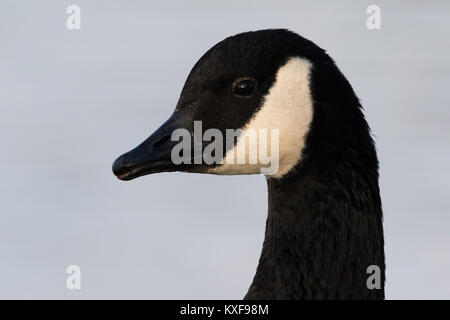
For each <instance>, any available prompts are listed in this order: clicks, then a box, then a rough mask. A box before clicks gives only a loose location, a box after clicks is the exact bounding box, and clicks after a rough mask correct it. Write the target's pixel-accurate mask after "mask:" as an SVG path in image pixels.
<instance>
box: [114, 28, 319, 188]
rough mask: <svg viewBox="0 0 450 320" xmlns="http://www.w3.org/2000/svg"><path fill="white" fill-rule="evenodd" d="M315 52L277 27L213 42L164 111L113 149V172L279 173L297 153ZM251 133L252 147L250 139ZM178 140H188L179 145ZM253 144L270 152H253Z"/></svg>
mask: <svg viewBox="0 0 450 320" xmlns="http://www.w3.org/2000/svg"><path fill="white" fill-rule="evenodd" d="M317 57H323V58H324V59H325V60H326V61H327V56H326V54H325V53H324V51H323V50H321V49H320V48H319V47H317V46H316V45H314V44H313V43H312V42H310V41H308V40H306V39H304V38H302V37H300V36H298V35H297V34H295V33H293V32H290V31H287V30H284V29H279V30H262V31H256V32H246V33H241V34H238V35H235V36H232V37H229V38H227V39H225V40H223V41H221V42H219V43H218V44H216V45H215V46H214V47H212V48H211V49H210V50H208V51H207V52H206V53H205V54H204V55H203V56H202V57H201V58H200V59H199V61H198V62H197V63H196V64H195V66H194V67H193V69H192V71H191V72H190V74H189V76H188V77H187V80H186V82H185V84H184V87H183V89H182V91H181V94H180V97H179V100H178V103H177V105H176V107H175V110H174V112H173V114H172V115H171V117H170V118H169V119H168V120H167V121H166V122H165V123H164V124H163V125H162V126H161V127H160V128H159V129H157V130H156V131H155V132H154V133H153V134H152V135H151V136H150V137H149V138H148V139H146V140H145V141H144V142H142V143H141V144H140V145H138V146H137V147H136V148H134V149H133V150H131V151H129V152H127V153H125V154H123V155H122V156H120V157H119V158H118V159H117V160H116V161H115V162H114V164H113V172H114V174H115V175H116V176H117V177H118V178H119V179H122V180H130V179H133V178H136V177H139V176H143V175H146V174H152V173H158V172H169V171H186V172H197V173H211V174H256V173H265V174H267V176H270V177H281V176H283V175H285V174H286V173H287V172H289V171H290V170H292V169H293V168H294V167H295V166H296V165H297V164H298V163H299V161H300V159H301V157H302V151H303V149H304V147H305V140H306V136H307V133H308V131H309V129H310V125H311V121H312V118H313V97H312V95H311V84H310V81H311V77H312V73H313V69H314V62H313V60H317ZM178 129H182V130H181V131H180V130H178ZM196 129H198V130H196ZM183 130H184V131H183ZM197 131H198V132H197ZM183 132H184V133H185V135H183ZM188 134H189V135H190V136H189V135H188ZM255 135H256V136H255ZM263 135H264V137H263ZM191 138H192V139H191ZM251 138H252V139H254V140H255V141H253V142H255V146H256V145H257V144H259V147H257V148H254V149H253V147H251V146H250V144H251V142H249V139H251ZM181 140H190V142H189V141H184V146H185V148H184V149H183V151H180V148H181V146H180V141H181ZM211 142H214V145H213V146H210V147H209V149H208V147H207V146H208V145H209V144H211ZM177 145H178V147H177ZM213 147H215V148H213ZM261 147H264V148H265V150H267V152H266V153H265V154H266V155H267V156H269V155H270V159H269V158H267V157H266V160H265V161H263V159H261V158H260V153H259V152H260V151H259V149H260V148H261ZM196 148H197V149H196ZM174 149H176V150H174ZM212 149H214V150H212ZM199 150H200V151H199ZM196 151H197V152H196ZM198 151H199V152H198ZM211 151H212V152H211ZM241 151H242V152H243V153H240V152H241ZM252 153H253V154H252ZM206 154H208V155H210V156H211V157H212V160H209V161H208V160H205V159H204V158H205V157H204V156H205V155H206ZM174 155H176V156H180V155H181V156H182V160H183V161H174V159H173V156H174ZM239 156H242V157H245V159H244V158H242V159H241V160H238V157H239ZM252 157H254V158H252ZM199 158H200V159H199ZM251 158H252V159H253V160H252V161H251V160H250V159H251Z"/></svg>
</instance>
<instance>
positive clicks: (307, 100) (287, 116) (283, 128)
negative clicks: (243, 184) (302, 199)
mask: <svg viewBox="0 0 450 320" xmlns="http://www.w3.org/2000/svg"><path fill="white" fill-rule="evenodd" d="M311 67H312V64H311V63H310V62H309V61H308V60H306V59H302V58H298V57H295V58H291V59H289V60H288V61H287V63H286V64H284V65H283V66H282V67H280V69H279V70H278V72H277V75H276V80H275V82H274V84H273V86H272V87H271V88H270V90H269V92H268V93H267V95H266V96H265V97H264V99H263V105H262V107H261V109H260V110H259V111H258V112H257V113H256V114H254V115H253V117H252V118H251V119H250V121H249V122H248V123H247V124H246V125H245V126H244V128H243V129H242V134H241V135H240V136H239V138H238V140H237V143H236V145H235V146H234V148H233V149H230V150H229V151H228V152H227V153H226V155H225V157H224V159H223V164H221V165H219V166H218V167H215V168H214V169H212V170H211V171H210V173H213V174H221V175H233V174H257V173H263V174H266V175H267V176H268V177H274V178H279V177H281V176H283V175H285V174H286V173H287V172H289V170H291V169H292V168H294V167H295V165H296V164H297V163H298V162H299V161H300V160H301V155H302V150H303V148H304V146H305V139H306V135H307V133H308V130H309V127H310V124H311V121H312V117H313V108H312V104H313V102H312V98H311V91H310V72H311ZM261 129H262V130H261ZM277 133H278V137H277ZM255 134H256V136H257V138H255ZM255 139H256V140H255ZM255 141H257V147H255V146H254V145H252V142H255ZM261 152H262V153H261ZM244 154H245V161H244V162H245V163H243V161H242V158H243V155H244ZM264 154H266V155H268V156H267V157H264ZM239 158H240V159H239ZM251 159H252V160H251ZM268 159H270V161H268ZM239 160H241V161H239Z"/></svg>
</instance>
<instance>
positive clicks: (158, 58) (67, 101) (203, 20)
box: [0, 0, 450, 299]
mask: <svg viewBox="0 0 450 320" xmlns="http://www.w3.org/2000/svg"><path fill="white" fill-rule="evenodd" d="M161 3H162V1H161ZM161 3H160V4H150V3H149V1H125V0H123V1H91V0H90V1H87V0H78V1H75V0H74V1H56V0H55V1H31V0H30V1H16V0H15V1H12V0H11V1H5V0H2V2H1V4H0V108H1V109H0V111H1V116H0V145H1V150H2V151H1V156H0V168H1V169H0V181H1V182H0V212H1V215H0V219H1V221H0V297H1V298H63V299H72V298H207V299H210V298H211V299H215V298H236V299H240V298H242V297H243V295H244V294H245V293H246V290H247V288H248V286H249V285H250V283H251V280H252V278H253V275H254V272H255V268H256V265H257V262H258V257H259V254H260V250H261V246H262V240H263V236H264V225H265V219H266V210H267V203H266V202H267V199H266V184H265V179H264V177H262V176H241V177H217V176H206V175H194V174H181V173H171V174H159V175H153V176H148V177H144V178H141V179H138V180H135V181H132V182H128V183H124V182H120V181H118V180H117V179H116V178H115V177H114V176H113V175H112V173H111V164H112V162H113V160H114V159H115V158H116V157H117V156H118V155H120V154H121V153H123V152H125V151H127V150H129V149H130V148H131V147H133V146H135V145H136V144H137V143H139V142H140V141H141V140H143V139H144V138H146V137H147V136H148V135H149V134H150V133H151V132H152V131H153V130H154V129H156V128H157V127H158V126H159V125H160V124H161V123H162V122H163V121H165V119H166V118H167V117H168V116H169V115H170V113H171V112H172V110H173V108H174V106H175V103H176V101H177V98H178V95H179V92H180V89H181V87H182V85H183V83H184V80H185V78H186V76H187V74H188V72H189V71H190V69H191V67H192V66H193V65H194V63H195V62H196V61H197V59H198V58H199V57H200V56H201V55H202V54H203V53H204V52H205V51H206V50H207V49H208V48H210V47H211V46H212V45H213V44H215V43H216V42H218V41H220V40H222V39H223V38H225V37H226V36H229V35H232V34H235V33H238V32H242V31H248V30H256V29H262V28H270V27H287V28H290V29H291V30H293V31H295V32H298V33H299V34H301V35H303V36H305V37H307V38H309V39H311V40H313V41H314V42H316V43H317V44H318V45H320V46H322V47H323V48H325V49H327V50H328V52H329V53H330V55H331V56H332V57H333V58H334V59H335V60H336V61H337V64H338V65H339V67H340V68H341V70H342V71H343V72H344V73H345V75H346V76H347V77H348V79H349V80H350V82H351V83H352V84H353V87H354V89H355V91H356V92H357V94H358V96H359V97H360V98H361V100H362V103H363V105H364V107H365V109H366V115H367V118H368V120H369V123H370V124H371V126H372V129H373V131H374V134H375V136H376V142H377V146H378V151H379V156H380V161H381V191H382V199H383V205H384V212H385V233H386V235H385V237H386V255H387V257H386V259H387V286H386V294H387V298H390V299H397V298H450V272H449V271H450V252H449V248H450V232H449V231H450V230H449V229H450V228H449V227H450V212H449V211H450V194H449V190H450V168H449V167H450V165H449V158H450V150H449V142H450V133H449V124H450V110H449V102H450V101H449V89H450V78H449V73H450V62H449V47H450V45H449V30H450V2H449V1H433V2H430V1H370V2H369V1H358V2H356V1H346V2H343V1H339V2H337V1H333V2H331V1H327V2H321V1H310V2H306V1H297V0H296V1H280V0H277V1H245V2H244V1H226V2H223V1H222V2H220V3H219V2H216V3H215V2H213V1H184V2H181V1H179V2H174V1H165V2H164V4H161ZM373 3H374V4H378V5H380V6H381V9H382V29H381V30H380V31H369V30H368V29H367V28H366V18H367V14H366V8H367V6H368V5H369V4H373ZM69 4H78V5H80V7H81V10H82V29H81V30H79V31H69V30H67V29H66V18H67V14H66V13H65V10H66V7H67V6H68V5H69ZM70 264H78V265H80V266H81V268H82V290H80V291H70V290H68V289H66V285H65V281H66V277H67V275H66V273H65V269H66V267H67V266H68V265H70Z"/></svg>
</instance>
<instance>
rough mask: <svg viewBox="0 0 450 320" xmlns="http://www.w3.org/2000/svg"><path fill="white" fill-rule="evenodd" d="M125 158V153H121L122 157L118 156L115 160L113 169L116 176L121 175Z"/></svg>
mask: <svg viewBox="0 0 450 320" xmlns="http://www.w3.org/2000/svg"><path fill="white" fill-rule="evenodd" d="M123 159H124V155H121V156H120V157H118V158H117V159H116V160H115V161H114V163H113V165H112V171H113V173H114V175H115V176H117V177H118V176H119V174H120V171H121V169H122V167H123V166H122V165H123Z"/></svg>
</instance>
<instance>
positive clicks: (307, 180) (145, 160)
mask: <svg viewBox="0 0 450 320" xmlns="http://www.w3.org/2000/svg"><path fill="white" fill-rule="evenodd" d="M197 122H201V125H202V128H203V130H205V129H206V130H208V129H214V130H216V133H217V132H219V133H222V134H223V136H225V135H226V131H227V130H228V129H234V130H236V131H238V130H239V131H238V134H237V136H235V137H233V140H232V142H231V143H227V144H223V152H222V154H221V152H220V151H221V150H220V147H219V148H217V149H216V151H217V154H219V155H220V154H221V160H222V161H216V162H214V163H205V161H198V159H197V158H196V156H195V152H191V151H192V149H186V150H183V152H181V153H184V152H185V153H186V154H184V155H183V157H186V158H187V161H184V162H181V163H175V162H174V161H173V158H172V157H173V149H174V148H175V146H177V145H178V144H179V143H180V140H181V139H178V140H176V139H174V138H173V133H174V132H175V131H176V130H178V129H182V130H185V131H187V132H188V133H189V134H190V135H191V136H194V132H193V131H194V125H195V123H197ZM252 128H259V129H261V128H263V129H264V128H265V129H270V130H277V135H278V142H275V143H276V144H277V150H278V157H277V158H276V160H277V162H278V164H277V170H276V171H272V172H270V174H265V178H266V181H267V190H268V215H267V220H266V229H265V238H264V242H263V246H262V252H261V255H260V258H259V263H258V266H257V269H256V274H255V276H254V278H253V282H252V283H251V285H250V288H249V290H248V292H247V294H246V295H245V297H244V299H295V300H297V299H384V284H385V257H384V239H383V223H382V206H381V199H380V190H379V185H378V179H379V174H378V159H377V154H376V149H375V145H374V141H373V139H372V135H371V131H370V128H369V126H368V124H367V121H366V119H365V116H364V114H363V109H362V106H361V104H360V101H359V99H358V97H357V96H356V94H355V92H354V91H353V88H352V86H351V85H350V83H349V82H348V80H347V79H346V78H345V76H344V75H343V74H342V73H341V72H340V70H339V69H338V67H337V66H336V64H335V62H334V61H333V60H332V58H331V57H330V56H329V55H328V54H327V53H326V52H325V50H323V49H321V48H320V47H319V46H317V45H316V44H314V43H313V42H312V41H310V40H307V39H305V38H303V37H302V36H300V35H298V34H296V33H294V32H292V31H290V30H287V29H267V30H258V31H250V32H244V33H239V34H237V35H234V36H231V37H228V38H226V39H225V40H223V41H221V42H219V43H217V44H216V45H214V46H213V47H212V48H211V49H209V50H208V51H207V52H206V53H205V54H204V55H203V56H202V57H201V58H200V59H199V60H198V62H197V63H196V64H195V65H194V67H193V68H192V70H191V72H190V73H189V75H188V77H187V80H186V82H185V84H184V86H183V88H182V91H181V94H180V97H179V100H178V102H177V104H176V107H175V110H174V112H173V114H172V115H171V116H170V118H169V119H168V120H167V121H166V122H165V123H164V124H163V125H162V126H161V127H160V128H159V129H157V130H156V131H155V132H154V133H153V134H152V135H151V136H150V137H149V138H147V139H146V140H145V141H144V142H142V143H141V144H140V145H138V146H137V147H136V148H134V149H132V150H131V151H129V152H127V153H125V154H123V155H121V156H120V157H118V158H117V159H116V160H115V162H114V164H113V173H114V174H115V175H116V176H117V177H118V178H119V179H121V180H131V179H134V178H137V177H140V176H143V175H148V174H153V173H160V172H173V171H181V172H192V173H207V174H218V175H238V174H239V175H240V174H261V173H262V172H263V171H262V169H263V168H265V167H267V163H262V161H259V160H258V161H256V162H253V163H247V162H248V161H247V162H245V163H242V162H241V163H236V161H234V162H233V161H227V159H228V160H229V159H234V158H233V157H235V154H236V153H237V152H238V149H237V148H238V146H239V145H242V144H243V143H244V141H246V140H245V139H246V137H248V136H247V133H249V132H250V130H251V129H252ZM236 131H235V132H236ZM205 133H206V131H205ZM274 136H275V134H274ZM197 140H198V137H197ZM211 140H212V139H211ZM270 141H271V140H270ZM275 143H274V144H275ZM192 144H194V143H192V142H191V146H192ZM268 144H269V142H268ZM197 145H198V143H197ZM205 145H206V144H205V143H204V141H200V146H201V148H204V147H205ZM193 148H195V147H193ZM248 149H249V148H246V149H245V154H244V155H247V156H248V155H249V152H250V151H249V150H248ZM241 150H242V149H241ZM197 154H198V153H197ZM200 154H201V152H200ZM212 155H213V156H214V154H213V153H212ZM189 160H192V161H189ZM272 160H273V159H272ZM370 266H372V267H373V266H375V268H376V269H374V270H378V272H379V273H378V281H379V284H378V286H376V287H375V288H374V287H373V286H372V287H371V286H369V285H368V279H369V277H370V276H371V274H370V273H368V270H369V267H370Z"/></svg>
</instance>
